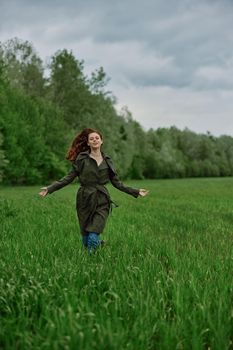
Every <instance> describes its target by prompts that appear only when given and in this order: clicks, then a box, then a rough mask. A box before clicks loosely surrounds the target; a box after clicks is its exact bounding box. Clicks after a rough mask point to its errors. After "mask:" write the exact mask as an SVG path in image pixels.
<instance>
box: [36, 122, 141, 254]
mask: <svg viewBox="0 0 233 350" xmlns="http://www.w3.org/2000/svg"><path fill="white" fill-rule="evenodd" d="M102 144H103V137H102V135H101V133H100V132H98V131H96V130H93V129H84V130H83V131H82V132H81V133H80V134H78V135H77V136H76V137H75V139H74V141H73V143H72V145H71V148H70V149H69V151H68V153H67V156H66V158H67V159H69V160H70V161H71V162H72V170H71V171H70V172H69V174H68V175H66V176H65V177H63V178H62V179H60V180H58V181H56V182H54V183H52V184H51V185H49V186H47V187H42V191H41V192H40V193H39V195H41V196H42V197H45V196H46V195H47V194H48V193H49V194H51V193H53V192H54V191H57V190H59V189H60V188H62V187H64V186H66V185H68V184H69V183H71V182H72V181H73V180H74V178H75V177H76V176H78V177H79V180H80V185H81V186H80V188H79V190H78V193H77V200H76V210H77V215H78V219H79V225H80V230H81V234H82V241H83V245H84V246H85V247H87V248H88V251H89V253H91V252H92V251H94V250H95V249H96V248H97V247H98V246H99V245H101V244H103V243H104V241H101V240H100V239H99V235H100V233H102V232H103V229H104V226H105V223H106V220H107V218H108V215H109V212H110V209H111V206H112V203H113V202H112V200H111V198H110V195H109V192H108V190H107V188H106V187H105V185H106V184H107V183H108V182H109V181H111V183H112V185H113V186H114V187H116V188H117V189H119V190H120V191H123V192H125V193H128V194H130V195H132V196H134V197H135V198H136V197H138V196H142V197H144V196H146V195H147V194H148V191H147V190H145V189H134V188H131V187H127V186H125V185H124V184H123V183H122V182H121V181H120V180H119V178H118V176H117V173H116V171H115V169H114V167H113V164H112V161H111V159H110V158H109V157H108V156H107V155H106V154H104V153H103V152H101V146H102Z"/></svg>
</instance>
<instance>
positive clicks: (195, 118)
mask: <svg viewBox="0 0 233 350" xmlns="http://www.w3.org/2000/svg"><path fill="white" fill-rule="evenodd" d="M232 23H233V1H232V0H169V1H165V0H144V1H142V0H119V1H114V0H66V1H64V0H63V1H60V0H40V1H37V0H0V41H2V42H4V41H5V40H7V39H10V38H13V37H15V36H16V37H18V38H20V39H23V40H29V41H30V42H32V43H33V45H34V47H35V49H36V50H37V52H38V54H39V55H40V57H41V58H42V59H43V60H44V61H45V60H48V58H49V57H50V56H51V55H52V54H54V53H55V52H56V51H57V50H59V49H63V48H66V49H70V50H72V51H73V53H74V54H75V55H76V57H77V58H78V59H83V60H84V62H85V72H86V73H87V74H90V72H92V71H94V70H95V69H97V68H98V67H100V66H103V67H104V70H105V71H106V73H107V75H108V76H109V77H110V78H111V80H110V82H109V86H108V87H109V90H111V91H112V92H113V94H114V95H115V96H116V97H117V100H118V104H117V108H118V109H120V108H122V107H123V106H124V105H127V106H128V108H129V110H130V111H131V112H132V114H133V117H134V119H136V120H137V121H139V122H140V124H141V125H142V126H143V127H144V128H145V130H147V129H149V128H154V129H156V128H158V127H169V126H172V125H175V126H177V127H178V128H180V129H183V128H185V127H188V128H189V129H191V130H193V131H195V132H198V133H206V132H207V131H210V132H211V133H212V134H213V135H216V136H219V135H221V134H228V135H232V136H233V35H232Z"/></svg>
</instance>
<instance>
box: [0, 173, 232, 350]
mask: <svg viewBox="0 0 233 350" xmlns="http://www.w3.org/2000/svg"><path fill="white" fill-rule="evenodd" d="M129 184H130V185H131V186H134V187H138V188H139V187H140V188H147V189H149V190H150V195H149V196H148V197H146V198H138V199H134V198H133V197H131V196H128V195H126V194H124V193H122V192H120V191H117V190H116V189H114V188H113V187H111V186H110V187H109V189H110V192H111V196H112V198H113V199H114V200H115V201H116V202H117V203H118V204H119V207H118V208H116V209H114V210H113V212H112V214H111V216H110V217H109V220H108V223H107V227H106V229H105V233H104V235H103V237H104V239H106V240H107V241H108V245H107V246H106V247H104V248H103V249H101V250H99V251H98V252H97V253H96V254H95V255H93V256H88V255H87V253H86V251H84V249H83V248H82V246H81V240H80V235H79V227H78V223H77V219H76V212H75V196H76V186H77V185H75V184H74V185H69V186H68V187H66V188H64V189H62V190H60V191H58V192H56V193H54V194H52V195H49V196H47V197H46V198H41V197H39V196H38V195H37V193H38V192H39V188H40V186H38V187H18V188H17V187H7V188H6V187H1V188H0V196H1V199H0V221H1V234H0V237H1V253H0V263H1V270H0V313H1V320H0V322H1V325H0V348H1V349H13V350H15V349H33V350H36V349H40V350H42V349H48V350H52V349H54V350H55V349H75V350H76V349H77V350H79V349H80V350H86V349H91V350H94V349H96V350H111V349H116V350H121V349H130V350H157V349H158V350H163V349H166V350H167V349H169V350H170V349H171V350H173V349H185V350H186V349H188V350H200V349H206V350H207V349H208V350H213V349H217V350H225V349H233V248H232V242H233V178H222V179H220V178H216V179H189V180H159V181H131V182H129Z"/></svg>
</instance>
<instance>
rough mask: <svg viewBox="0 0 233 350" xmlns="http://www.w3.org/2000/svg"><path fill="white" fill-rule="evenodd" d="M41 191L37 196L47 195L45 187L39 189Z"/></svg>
mask: <svg viewBox="0 0 233 350" xmlns="http://www.w3.org/2000/svg"><path fill="white" fill-rule="evenodd" d="M41 190H42V191H40V192H39V195H40V196H41V197H45V196H46V195H47V194H48V189H47V187H41Z"/></svg>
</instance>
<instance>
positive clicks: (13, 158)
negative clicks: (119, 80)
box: [0, 38, 233, 184]
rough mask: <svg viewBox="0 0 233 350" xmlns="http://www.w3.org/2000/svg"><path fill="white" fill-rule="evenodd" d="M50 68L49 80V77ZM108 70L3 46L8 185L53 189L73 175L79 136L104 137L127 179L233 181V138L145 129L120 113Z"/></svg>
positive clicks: (2, 139)
mask: <svg viewBox="0 0 233 350" xmlns="http://www.w3.org/2000/svg"><path fill="white" fill-rule="evenodd" d="M45 69H46V74H45ZM107 82H108V78H107V76H106V74H105V72H104V70H103V68H102V67H101V68H99V69H97V70H96V71H95V72H93V73H92V74H91V77H87V76H86V75H85V74H84V62H83V61H78V60H77V59H76V58H75V56H74V55H73V53H72V52H68V51H67V50H62V51H58V52H56V53H55V54H54V55H53V57H51V60H50V63H49V64H48V66H46V67H45V66H44V65H43V62H42V60H41V59H40V57H39V56H38V55H37V53H36V51H35V50H34V48H33V46H32V45H31V43H29V42H23V41H21V40H19V39H17V38H15V39H12V40H9V41H7V42H5V43H2V44H1V45H0V181H3V182H4V183H6V184H34V183H45V182H47V181H51V180H52V179H56V178H58V177H60V176H62V175H63V174H65V173H66V172H67V170H68V169H69V167H70V164H68V162H65V161H63V160H64V157H65V154H66V151H67V149H68V147H69V145H70V143H71V142H72V140H73V138H74V136H75V135H76V133H77V132H79V131H81V130H82V129H83V128H84V127H92V128H97V129H99V130H101V131H102V133H103V135H104V136H105V138H104V151H105V152H106V153H109V154H110V155H111V157H112V158H113V160H114V162H115V163H116V165H117V167H118V168H120V169H122V170H121V171H122V172H121V174H120V175H121V176H122V177H129V178H135V179H143V178H179V177H199V176H231V175H233V138H232V137H230V136H221V137H218V138H216V137H214V136H212V135H211V134H209V133H207V134H196V133H194V132H192V131H190V130H188V129H185V130H183V131H181V130H179V129H177V128H176V127H171V128H167V129H166V128H159V129H157V130H152V129H151V130H149V131H148V132H146V131H144V130H143V128H142V127H141V125H140V124H139V123H137V122H136V121H135V120H133V118H132V116H131V113H130V112H129V111H128V109H127V108H123V109H122V110H121V112H117V111H116V108H115V103H116V99H115V97H114V96H113V95H112V93H111V92H109V91H107V90H106V89H107Z"/></svg>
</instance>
